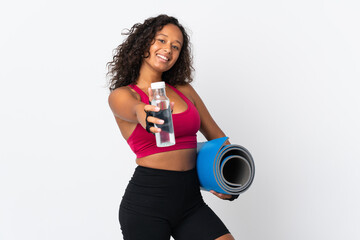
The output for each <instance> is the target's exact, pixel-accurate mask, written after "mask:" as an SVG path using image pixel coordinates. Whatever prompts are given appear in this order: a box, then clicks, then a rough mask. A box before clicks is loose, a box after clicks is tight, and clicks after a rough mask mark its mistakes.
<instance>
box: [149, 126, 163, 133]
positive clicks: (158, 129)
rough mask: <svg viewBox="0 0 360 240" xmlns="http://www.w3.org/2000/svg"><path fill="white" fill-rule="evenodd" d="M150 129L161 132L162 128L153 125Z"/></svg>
mask: <svg viewBox="0 0 360 240" xmlns="http://www.w3.org/2000/svg"><path fill="white" fill-rule="evenodd" d="M150 131H151V132H153V133H159V132H161V128H157V127H151V128H150Z"/></svg>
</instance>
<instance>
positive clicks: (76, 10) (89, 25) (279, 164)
mask: <svg viewBox="0 0 360 240" xmlns="http://www.w3.org/2000/svg"><path fill="white" fill-rule="evenodd" d="M235 3H236V4H235ZM359 6H360V5H359V3H358V1H356V0H353V1H348V0H327V1H320V0H302V1H300V0H298V1H294V0H290V1H281V0H272V1H267V0H254V1H194V0H192V1H184V0H182V1H175V2H173V1H160V0H158V1H109V0H108V1H89V0H88V1H85V0H84V1H74V0H71V1H70V0H62V1H45V0H43V1H41V0H33V1H25V0H19V1H7V2H5V1H3V2H1V5H0V24H1V28H0V31H1V37H0V51H1V52H0V79H1V85H0V106H1V107H0V119H1V124H0V141H1V142H0V158H1V163H0V194H1V195H0V239H1V240H23V239H27V240H48V239H51V240H64V239H71V240H72V239H74V240H75V239H76V240H78V239H86V240H99V239H107V240H111V239H122V237H121V232H120V229H119V224H118V220H117V214H118V213H117V211H118V206H119V203H120V200H121V197H122V194H123V191H124V188H125V187H126V185H127V182H128V180H129V179H130V177H131V175H132V172H133V169H134V167H135V162H134V159H135V155H134V154H133V153H132V152H131V151H130V148H129V147H128V146H127V144H126V142H125V141H124V140H123V139H122V137H121V135H120V132H119V130H118V128H117V126H116V123H115V121H114V118H113V116H112V113H111V111H110V109H109V107H108V104H107V95H108V90H107V89H106V78H105V74H106V63H107V62H108V61H110V60H111V57H112V50H113V49H114V48H116V47H117V46H118V45H119V44H120V43H121V42H122V41H123V36H121V32H122V30H123V29H124V28H130V27H131V26H132V25H133V24H134V23H137V22H143V20H144V19H146V18H148V17H152V16H156V15H158V14H160V13H167V14H169V15H173V16H175V17H177V18H178V19H179V20H180V22H181V23H182V24H183V25H184V26H185V27H186V28H188V29H189V33H190V36H191V40H192V43H193V49H194V61H195V68H196V72H195V82H194V83H193V86H194V88H195V89H196V90H197V91H198V93H199V94H200V96H201V97H202V98H203V100H204V102H205V103H206V104H207V106H208V108H209V110H210V112H211V113H212V115H213V117H214V118H215V120H216V121H217V122H218V124H219V125H220V126H221V127H222V129H223V130H224V132H226V134H227V135H228V136H229V137H230V139H231V141H232V142H233V143H237V144H241V145H243V146H245V147H246V148H248V149H249V150H250V152H251V153H252V154H253V157H254V160H255V163H256V176H255V181H254V183H253V185H252V187H251V188H250V189H249V190H248V191H247V192H245V193H244V194H243V195H241V196H240V198H239V199H238V200H237V201H234V202H227V201H221V200H220V199H217V198H216V197H214V196H213V195H211V194H209V193H206V192H204V194H203V195H204V198H205V200H206V202H207V203H208V204H209V205H210V206H211V207H212V208H213V210H214V211H215V212H216V213H217V214H218V215H219V216H220V217H221V218H222V219H223V221H224V222H225V224H226V225H227V227H228V228H229V229H230V231H231V232H232V233H233V235H234V237H235V238H236V239H254V240H255V239H256V240H263V239H276V240H297V239H299V240H304V239H306V240H307V239H329V240H332V239H334V240H335V239H336V240H338V239H347V240H350V239H359V238H360V230H359V223H360V207H359V202H360V193H359V186H358V184H359V182H360V171H359V168H360V163H359V160H360V150H359V149H360V148H359V140H360V139H359V135H360V129H359V123H360V108H359V103H360V97H359V94H358V92H359V90H360V88H359V84H358V82H359V80H360V70H359V69H360V68H359V66H360V58H359V56H360V47H359V46H360V44H359V43H360V31H359V22H360V17H359V11H360V8H359ZM202 139H203V137H202V136H200V135H199V141H200V140H202Z"/></svg>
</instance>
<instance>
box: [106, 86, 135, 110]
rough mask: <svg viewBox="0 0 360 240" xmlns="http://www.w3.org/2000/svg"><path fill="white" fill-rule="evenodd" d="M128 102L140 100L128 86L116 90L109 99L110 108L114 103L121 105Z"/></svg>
mask: <svg viewBox="0 0 360 240" xmlns="http://www.w3.org/2000/svg"><path fill="white" fill-rule="evenodd" d="M128 100H139V98H138V97H137V95H136V94H135V93H134V91H133V90H132V89H131V88H130V87H128V86H123V87H119V88H116V89H115V90H113V91H112V92H111V93H110V94H109V98H108V101H109V104H110V106H111V104H113V103H116V102H117V103H121V102H126V101H128Z"/></svg>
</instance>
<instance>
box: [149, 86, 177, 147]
mask: <svg viewBox="0 0 360 240" xmlns="http://www.w3.org/2000/svg"><path fill="white" fill-rule="evenodd" d="M151 89H152V91H153V94H154V95H153V99H152V101H151V105H154V106H157V107H159V108H160V111H159V112H154V117H156V118H159V119H162V120H164V124H159V125H157V124H155V127H157V128H161V132H159V133H155V138H156V145H157V146H158V147H168V146H172V145H174V144H175V135H174V126H173V121H172V115H171V109H170V101H169V98H168V97H167V96H166V92H165V82H155V83H152V84H151Z"/></svg>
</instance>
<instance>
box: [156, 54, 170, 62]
mask: <svg viewBox="0 0 360 240" xmlns="http://www.w3.org/2000/svg"><path fill="white" fill-rule="evenodd" d="M156 56H157V57H159V58H161V59H162V60H164V61H169V60H170V59H168V58H167V57H165V56H163V55H160V54H156Z"/></svg>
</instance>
